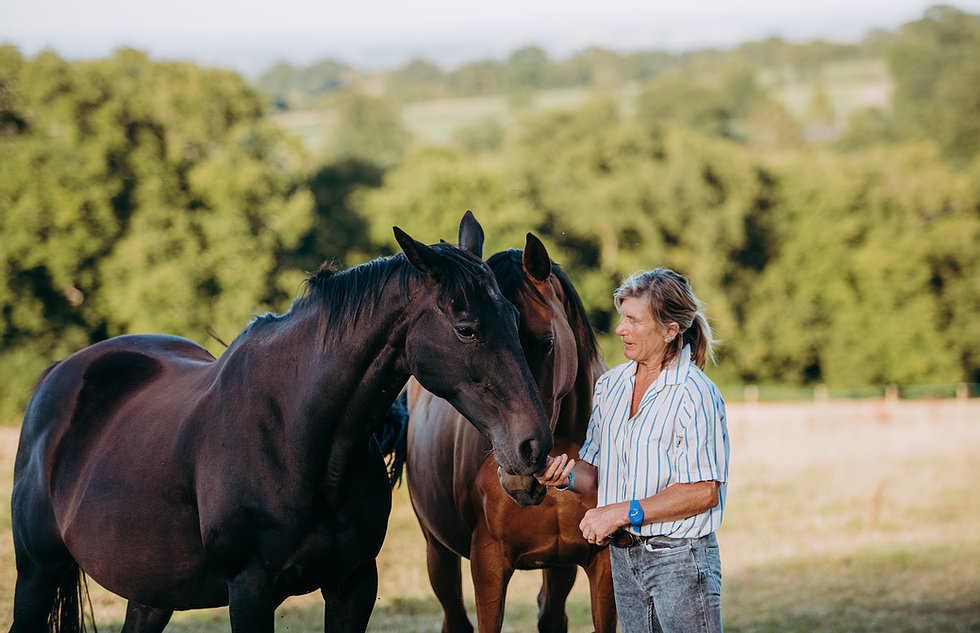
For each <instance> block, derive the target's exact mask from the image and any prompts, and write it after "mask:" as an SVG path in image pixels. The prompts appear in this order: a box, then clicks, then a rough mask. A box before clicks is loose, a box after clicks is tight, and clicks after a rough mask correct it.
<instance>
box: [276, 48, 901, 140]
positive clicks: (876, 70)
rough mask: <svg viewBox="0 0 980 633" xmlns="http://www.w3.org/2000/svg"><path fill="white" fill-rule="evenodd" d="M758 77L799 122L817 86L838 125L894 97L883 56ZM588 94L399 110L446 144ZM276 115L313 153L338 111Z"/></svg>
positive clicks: (422, 135)
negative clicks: (815, 72) (806, 72)
mask: <svg viewBox="0 0 980 633" xmlns="http://www.w3.org/2000/svg"><path fill="white" fill-rule="evenodd" d="M760 81H761V82H762V83H763V84H765V85H767V86H768V87H770V89H771V90H772V92H773V95H774V96H775V97H776V98H777V99H779V100H780V101H781V102H782V103H783V104H784V105H785V106H786V107H787V108H788V109H789V111H790V112H792V113H793V114H794V115H795V116H797V117H798V118H799V119H800V121H801V122H806V121H807V120H808V119H809V117H810V116H811V110H812V108H813V104H814V99H815V97H816V94H817V91H823V92H824V94H825V95H826V97H827V99H828V100H829V102H830V104H831V106H832V107H833V109H834V114H835V119H836V123H837V124H838V125H843V124H844V123H845V122H846V121H847V118H848V116H849V114H850V113H851V112H852V111H853V110H855V109H860V108H872V107H874V108H886V109H887V108H888V107H889V106H890V102H891V91H892V85H891V79H890V76H889V73H888V69H887V67H886V66H885V63H884V61H882V60H871V61H869V60H861V61H844V62H836V63H833V64H828V65H827V66H826V67H825V68H824V69H823V70H822V71H821V73H820V75H819V76H815V77H812V78H805V79H801V78H796V77H775V76H769V75H767V74H765V73H763V75H762V76H761V77H760ZM640 87H641V86H640V85H639V84H638V83H636V82H632V83H629V84H626V85H625V86H623V87H622V88H621V89H618V90H617V91H615V92H611V93H606V96H608V97H610V98H612V99H615V100H616V101H617V102H618V103H619V104H620V107H621V109H622V111H623V113H624V114H630V113H631V112H632V110H633V105H634V101H635V99H636V95H637V93H638V92H639V90H640ZM590 94H591V93H590V91H589V90H588V89H586V88H565V89H554V90H539V91H536V92H534V93H531V94H529V95H525V96H524V97H525V98H524V99H523V100H518V101H517V102H515V100H514V98H513V97H511V96H508V95H504V94H501V95H487V96H478V97H459V98H443V99H424V100H419V101H415V102H411V103H406V104H404V105H403V106H402V108H401V114H402V118H403V121H404V124H405V127H406V129H407V130H408V131H409V132H410V133H411V134H412V136H414V137H415V139H416V140H417V141H418V142H419V143H421V144H424V145H437V146H443V145H447V144H449V143H450V141H451V140H452V139H453V136H454V135H455V134H456V133H457V132H458V131H459V130H460V129H463V128H466V127H469V126H473V125H474V124H479V123H480V122H482V121H486V120H495V121H497V122H498V123H499V124H501V125H502V126H504V127H505V128H507V127H508V126H510V125H511V124H513V122H514V121H515V119H516V118H518V117H520V116H521V115H524V114H528V113H533V112H541V111H546V110H553V109H557V108H570V107H575V106H576V105H578V104H580V103H582V102H583V101H584V100H585V99H586V98H587V97H588V96H589V95H590ZM273 120H274V121H275V122H276V123H277V124H278V125H279V126H280V127H282V128H283V129H284V130H286V131H287V132H288V133H290V134H292V135H294V136H296V137H297V138H299V139H300V141H301V142H302V143H303V145H304V146H305V147H306V148H307V149H308V150H309V151H311V152H312V153H313V154H314V155H320V154H322V153H323V152H324V151H325V150H326V148H327V147H328V143H330V142H331V140H332V138H333V134H334V130H335V128H336V126H337V115H336V112H335V111H333V110H331V109H329V108H325V109H320V110H299V111H291V112H283V113H279V114H276V115H273Z"/></svg>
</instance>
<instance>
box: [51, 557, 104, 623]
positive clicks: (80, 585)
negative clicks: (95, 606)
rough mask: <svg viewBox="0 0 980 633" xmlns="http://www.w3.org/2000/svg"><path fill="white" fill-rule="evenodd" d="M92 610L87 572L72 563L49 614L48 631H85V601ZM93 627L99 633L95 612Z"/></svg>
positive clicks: (62, 579) (63, 578) (62, 580)
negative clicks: (84, 572) (86, 577)
mask: <svg viewBox="0 0 980 633" xmlns="http://www.w3.org/2000/svg"><path fill="white" fill-rule="evenodd" d="M86 601H87V602H88V604H89V610H91V605H92V600H91V598H90V597H89V593H88V583H87V582H86V580H85V574H83V573H82V571H81V570H80V569H79V568H78V565H77V564H76V565H72V566H71V568H70V569H68V571H66V572H65V575H64V576H62V578H61V583H60V584H59V585H58V591H57V593H56V594H55V599H54V603H53V604H52V606H51V613H50V614H49V615H48V633H84V631H85V630H86V628H85V611H84V609H85V602H86ZM92 629H93V631H94V632H95V633H98V631H99V629H98V628H97V627H96V626H95V613H94V612H93V614H92Z"/></svg>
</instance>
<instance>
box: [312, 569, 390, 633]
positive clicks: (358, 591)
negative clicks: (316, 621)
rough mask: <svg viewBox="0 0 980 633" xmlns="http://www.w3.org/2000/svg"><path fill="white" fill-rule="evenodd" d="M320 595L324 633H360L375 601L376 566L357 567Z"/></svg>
mask: <svg viewBox="0 0 980 633" xmlns="http://www.w3.org/2000/svg"><path fill="white" fill-rule="evenodd" d="M320 595H322V596H323V631H324V633H333V632H335V631H336V632H337V633H363V632H364V631H365V630H366V629H367V625H368V620H369V619H370V618H371V611H373V610H374V601H375V600H376V599H377V598H378V564H377V562H376V561H375V560H373V559H372V560H370V561H365V562H363V563H361V564H360V565H358V566H357V568H356V569H354V571H353V572H351V574H350V575H348V576H347V577H346V578H344V580H343V582H341V583H338V585H337V586H334V587H331V588H329V589H328V588H322V589H320Z"/></svg>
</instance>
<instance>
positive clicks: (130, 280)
mask: <svg viewBox="0 0 980 633" xmlns="http://www.w3.org/2000/svg"><path fill="white" fill-rule="evenodd" d="M0 84H2V85H3V86H4V92H5V93H6V95H7V96H6V97H5V101H6V102H7V103H8V104H10V105H7V106H4V107H5V108H6V109H7V110H8V112H9V114H8V116H7V117H6V118H8V119H11V118H13V119H16V120H17V121H19V122H20V123H17V124H12V125H11V124H8V125H7V126H6V127H5V129H6V130H8V131H9V133H5V134H3V135H2V136H0V153H2V154H3V156H4V164H5V169H4V170H2V172H0V231H2V233H3V236H4V239H3V247H2V250H0V263H2V266H3V269H4V275H3V276H2V281H0V315H2V319H0V359H2V360H0V384H2V385H3V387H2V388H3V390H4V396H5V397H4V398H2V405H0V406H2V407H3V410H2V411H0V416H3V417H8V416H10V415H12V413H13V412H14V411H15V410H16V409H17V408H18V407H19V406H21V405H23V403H24V402H25V401H26V398H27V397H28V395H29V391H30V385H31V383H32V382H33V381H34V380H35V379H36V377H37V376H38V375H39V373H40V371H41V369H43V367H44V366H45V365H46V364H47V363H49V362H51V361H52V360H54V359H56V358H58V357H61V356H64V355H67V354H68V353H70V352H72V351H75V350H77V349H79V348H81V347H83V346H85V345H87V344H89V343H92V342H94V341H97V340H99V339H102V338H105V337H106V336H113V335H117V334H124V333H128V332H147V331H151V332H168V333H173V334H179V335H184V336H188V337H190V338H193V339H195V340H197V341H199V342H201V343H204V344H208V345H210V346H211V347H212V349H214V350H215V351H219V349H220V348H216V347H215V345H213V342H209V340H208V337H207V335H206V331H207V329H208V328H209V326H214V327H215V328H216V329H217V330H218V331H219V332H220V333H222V334H223V335H224V336H230V335H231V334H234V333H235V332H237V331H238V330H240V329H241V328H242V327H243V326H244V325H245V323H246V322H247V320H248V318H249V315H251V314H254V313H255V312H256V310H257V309H270V308H272V307H273V304H274V303H276V302H277V301H279V300H281V298H282V297H283V296H285V295H287V294H288V295H290V296H291V295H292V293H293V292H294V291H295V288H296V284H297V281H298V276H297V274H296V273H291V272H289V271H284V270H282V269H280V268H279V266H278V264H277V256H278V254H280V253H282V252H283V251H285V250H290V249H292V248H294V247H295V246H296V243H297V241H298V239H299V238H300V236H301V235H303V233H305V232H306V231H307V229H308V227H309V224H310V221H311V213H310V211H311V202H312V199H311V197H310V196H309V193H308V192H307V191H306V190H305V188H304V183H303V176H302V169H303V163H302V157H301V155H300V154H299V153H298V151H297V150H296V148H295V147H294V146H293V145H292V144H291V143H289V142H287V141H286V140H285V139H284V138H283V137H282V136H281V134H280V133H279V132H278V131H277V130H276V129H274V128H272V127H270V126H269V124H267V123H265V119H264V115H265V112H264V107H263V103H262V102H263V100H262V98H261V97H260V96H259V95H258V94H257V93H255V92H254V91H253V90H252V89H250V88H249V87H248V86H247V85H246V84H245V83H244V82H243V81H242V80H241V79H240V78H239V77H237V76H235V75H233V74H231V73H227V72H222V71H215V70H202V69H199V68H197V67H195V66H193V65H190V64H182V63H167V64H161V63H155V62H152V61H151V60H149V59H148V58H147V56H146V55H144V54H142V53H139V52H137V51H132V50H120V51H118V52H117V53H116V54H115V56H113V57H112V58H109V59H106V60H101V61H95V62H77V63H69V62H66V61H64V60H62V59H60V58H59V57H58V56H56V55H54V54H53V53H42V54H41V55H39V56H38V57H37V58H36V59H34V60H33V61H28V60H24V59H23V58H21V57H20V55H19V54H18V53H17V52H16V51H15V50H13V49H11V48H9V47H7V48H3V49H0ZM242 273H246V274H242Z"/></svg>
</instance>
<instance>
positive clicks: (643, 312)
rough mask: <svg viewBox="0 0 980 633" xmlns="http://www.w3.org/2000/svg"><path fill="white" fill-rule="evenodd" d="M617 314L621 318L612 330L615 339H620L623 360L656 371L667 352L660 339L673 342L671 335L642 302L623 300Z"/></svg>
mask: <svg viewBox="0 0 980 633" xmlns="http://www.w3.org/2000/svg"><path fill="white" fill-rule="evenodd" d="M619 311H620V313H621V315H622V316H621V317H620V319H619V325H618V326H617V327H616V335H617V336H619V337H621V338H622V339H623V353H624V354H625V355H626V358H628V359H629V360H632V361H636V362H638V363H640V364H651V365H655V366H656V367H657V368H659V367H660V363H661V362H662V361H663V357H664V351H665V350H666V349H667V342H666V341H664V338H668V337H670V338H673V335H674V333H673V332H671V331H670V330H669V329H668V328H665V327H663V326H662V325H660V323H658V322H657V321H656V320H655V319H654V318H653V315H651V314H650V308H648V307H647V303H646V301H644V300H643V299H641V298H638V297H628V298H626V299H623V302H622V303H621V304H619Z"/></svg>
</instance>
